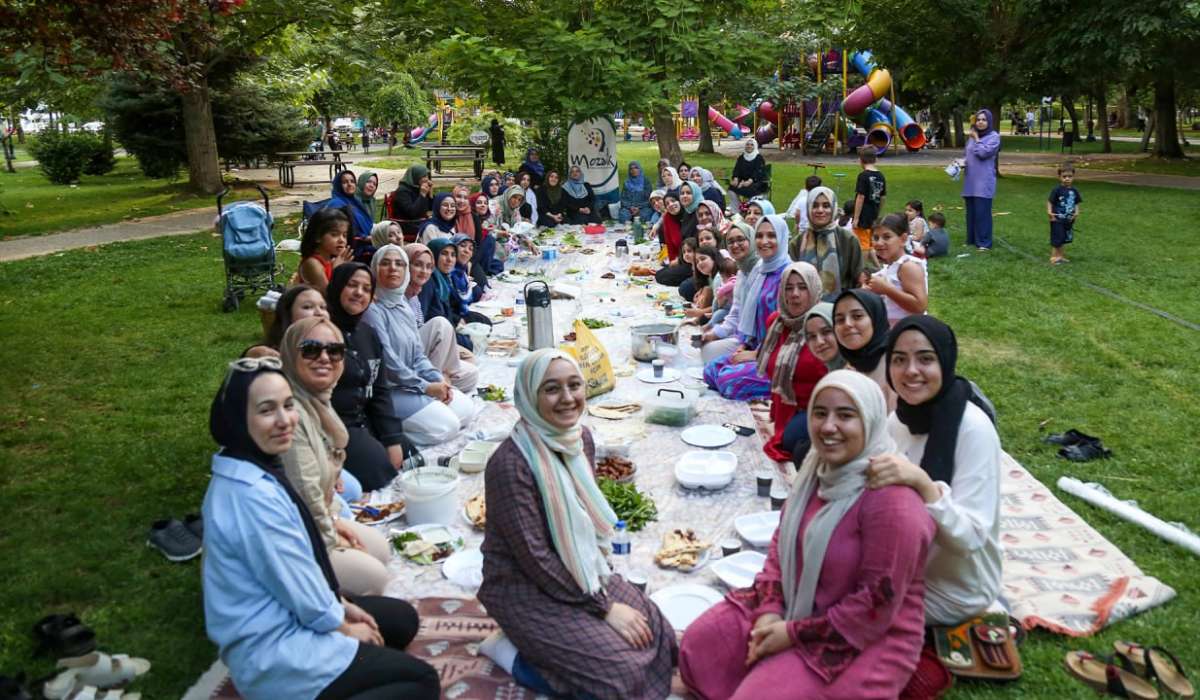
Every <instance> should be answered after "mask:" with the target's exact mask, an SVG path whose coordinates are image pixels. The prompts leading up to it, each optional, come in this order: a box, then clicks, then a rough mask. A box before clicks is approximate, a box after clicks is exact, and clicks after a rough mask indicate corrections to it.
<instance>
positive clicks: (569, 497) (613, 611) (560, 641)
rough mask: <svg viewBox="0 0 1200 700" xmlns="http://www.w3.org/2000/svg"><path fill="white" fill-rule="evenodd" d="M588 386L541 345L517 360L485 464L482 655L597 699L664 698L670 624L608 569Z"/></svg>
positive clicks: (531, 681)
mask: <svg viewBox="0 0 1200 700" xmlns="http://www.w3.org/2000/svg"><path fill="white" fill-rule="evenodd" d="M585 391H586V384H585V382H584V380H583V375H582V374H580V371H579V365H577V364H575V360H574V359H572V358H571V356H570V355H567V354H566V353H563V352H561V351H558V350H551V349H543V350H537V351H535V352H532V353H530V354H529V355H528V356H527V357H526V358H525V359H524V360H523V361H522V362H521V365H520V367H518V368H517V378H516V384H515V386H514V388H513V401H514V402H515V403H516V405H517V410H518V411H519V412H520V414H521V420H519V421H517V425H516V426H515V427H514V428H513V431H512V435H511V437H509V438H508V439H507V440H505V441H504V443H503V444H502V445H500V448H499V449H497V450H496V453H495V454H494V455H493V456H492V458H491V459H490V460H489V461H488V465H487V472H486V475H485V484H486V485H485V489H484V497H485V499H486V501H487V502H488V503H491V504H494V506H495V507H493V508H490V509H489V512H488V518H487V526H486V530H485V531H484V540H483V585H482V586H481V587H480V589H479V600H480V602H482V603H483V604H484V605H485V606H486V607H487V611H488V613H489V614H490V615H491V616H492V617H494V618H495V619H496V622H498V623H500V629H501V632H499V633H497V634H494V635H492V636H491V637H489V638H488V639H486V640H485V641H484V642H483V644H482V645H481V647H480V651H481V652H482V653H483V654H485V655H487V656H488V657H489V658H491V659H492V660H493V661H495V662H496V663H497V665H499V666H501V667H502V668H505V669H507V670H508V671H509V672H510V673H512V675H513V678H515V679H516V680H517V682H518V683H520V684H521V685H524V686H526V687H528V688H532V689H533V690H535V691H537V692H539V693H544V694H547V695H554V696H560V695H567V696H569V697H574V698H588V699H593V698H594V699H596V700H650V699H652V698H653V699H659V700H661V698H665V697H667V695H668V694H669V693H670V690H671V672H672V668H673V667H674V664H675V658H676V656H677V653H678V649H677V647H676V643H675V631H674V630H673V629H672V628H671V624H670V623H669V622H667V620H666V618H664V617H663V616H662V613H660V612H659V610H658V607H657V606H655V605H654V603H652V602H650V599H649V598H647V597H646V595H645V594H644V593H642V592H641V591H639V590H638V589H636V588H634V587H633V586H631V585H630V584H629V583H627V582H626V581H625V580H624V579H623V578H621V576H619V575H617V574H614V573H612V571H611V569H610V568H609V563H608V557H607V555H608V553H609V552H611V551H612V544H611V536H612V534H613V525H614V524H615V523H616V520H617V518H616V515H615V514H614V513H613V511H612V508H611V507H610V506H609V505H608V502H607V501H606V500H605V499H604V495H603V494H601V493H600V489H599V488H598V487H597V486H596V480H595V477H594V476H593V475H592V465H593V464H594V462H595V454H596V448H595V444H594V443H593V442H592V437H591V434H590V433H589V432H588V431H587V430H585V429H584V428H583V427H582V426H580V425H579V419H580V418H581V417H582V416H583V410H584V408H585V406H586V395H585Z"/></svg>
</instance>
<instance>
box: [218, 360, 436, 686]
mask: <svg viewBox="0 0 1200 700" xmlns="http://www.w3.org/2000/svg"><path fill="white" fill-rule="evenodd" d="M308 352H309V354H311V352H312V351H311V350H309V351H308ZM335 354H336V351H335ZM299 423H300V416H299V414H298V412H297V407H296V399H295V397H294V396H293V394H292V389H291V387H290V386H289V385H288V381H287V379H286V378H285V377H284V376H283V375H282V374H281V373H280V363H279V360H277V359H275V358H264V359H259V360H255V359H249V358H243V359H241V360H238V361H237V362H236V363H234V364H233V365H232V366H231V369H230V372H229V374H228V375H227V376H226V377H225V381H224V382H223V383H222V385H221V389H220V391H219V392H217V396H216V398H214V399H213V402H212V409H211V411H210V413H209V431H210V432H211V434H212V437H213V439H214V440H215V441H216V442H217V444H218V445H220V447H221V449H220V451H219V452H217V453H216V454H215V455H213V459H212V480H211V481H210V482H209V484H208V493H207V494H206V495H205V497H204V509H203V512H204V529H205V532H204V549H205V554H204V564H203V585H204V625H205V629H206V631H207V632H208V637H209V639H211V640H212V641H213V642H214V643H216V645H217V646H218V647H219V648H220V653H221V660H222V661H224V662H225V665H226V666H228V667H229V672H230V675H231V676H233V681H234V683H235V684H236V685H237V689H238V692H239V694H240V695H241V697H244V698H247V700H257V699H259V698H272V699H273V698H318V699H319V700H333V699H335V698H350V697H355V698H357V697H388V698H409V699H411V700H426V699H428V700H433V699H434V698H437V697H438V694H439V685H440V683H439V681H438V674H437V671H435V670H434V669H433V667H431V666H430V665H429V664H427V663H425V662H424V661H421V660H420V659H417V658H414V657H412V656H410V655H408V654H406V653H404V651H403V649H404V648H405V647H406V646H407V645H408V644H409V642H411V641H412V639H413V637H415V636H416V634H417V628H418V620H417V612H416V610H414V609H413V607H412V606H411V605H409V604H408V603H406V602H404V601H403V600H397V599H395V598H382V597H373V596H363V597H357V598H354V599H353V600H351V599H350V598H348V597H346V595H345V594H343V593H342V591H341V584H340V583H339V582H338V578H337V575H336V574H335V573H334V570H333V566H332V565H331V564H330V562H329V555H328V551H327V550H326V548H325V546H324V544H323V542H322V539H321V534H320V532H319V530H318V527H317V525H316V523H315V522H314V520H313V517H312V515H311V513H309V510H308V508H307V507H306V506H305V503H304V501H303V499H302V498H301V496H300V494H299V493H297V492H296V489H294V488H293V487H292V485H291V483H290V482H289V481H288V478H287V476H286V475H285V474H284V467H283V464H282V462H281V461H280V457H281V456H282V455H284V454H286V453H287V452H288V451H289V450H290V449H291V448H292V443H293V441H294V438H295V435H296V431H297V430H298V429H299Z"/></svg>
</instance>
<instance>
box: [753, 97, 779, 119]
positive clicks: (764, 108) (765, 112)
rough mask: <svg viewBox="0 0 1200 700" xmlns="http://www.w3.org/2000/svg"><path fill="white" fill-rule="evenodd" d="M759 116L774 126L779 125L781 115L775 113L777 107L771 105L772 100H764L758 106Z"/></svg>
mask: <svg viewBox="0 0 1200 700" xmlns="http://www.w3.org/2000/svg"><path fill="white" fill-rule="evenodd" d="M758 116H759V117H761V118H762V119H764V120H766V121H769V122H771V123H772V124H778V123H779V113H778V112H776V111H775V105H773V104H771V101H770V100H763V101H762V102H760V103H759V104H758Z"/></svg>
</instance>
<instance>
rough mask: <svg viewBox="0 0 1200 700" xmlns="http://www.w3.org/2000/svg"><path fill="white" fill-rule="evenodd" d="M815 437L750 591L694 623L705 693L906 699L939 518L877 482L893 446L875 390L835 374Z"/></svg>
mask: <svg viewBox="0 0 1200 700" xmlns="http://www.w3.org/2000/svg"><path fill="white" fill-rule="evenodd" d="M808 416H809V419H808V420H809V429H810V431H811V432H812V433H813V435H814V436H815V437H817V438H818V439H815V440H813V448H812V449H811V450H810V451H809V453H808V456H807V457H805V459H804V462H803V464H802V465H801V466H800V470H799V472H798V473H797V475H796V480H795V482H794V483H793V485H792V491H791V493H790V494H789V496H788V500H787V503H786V504H785V505H784V509H783V514H782V517H781V519H780V522H779V529H778V530H776V531H775V536H774V537H773V538H772V540H771V547H770V550H769V553H768V557H767V562H766V564H765V565H764V567H763V570H762V572H760V573H759V574H758V575H757V576H756V577H755V579H754V585H753V587H751V588H744V589H740V590H735V591H732V592H730V593H729V594H728V595H727V596H726V597H725V600H724V601H722V602H721V603H718V604H717V605H716V606H714V607H713V608H710V609H709V610H708V612H706V613H704V614H703V615H702V616H701V617H700V618H699V619H697V620H696V621H695V622H693V623H692V624H691V626H689V627H688V629H687V632H686V633H685V634H684V637H683V644H682V648H681V651H680V659H679V665H680V671H681V673H682V675H683V680H684V683H686V684H687V685H688V687H689V688H691V689H692V690H693V691H695V692H696V693H697V694H698V695H699V696H700V697H703V698H732V699H733V700H749V699H750V698H768V697H778V689H779V688H781V687H786V688H787V690H788V697H796V698H856V700H857V699H860V698H881V699H882V698H888V699H892V698H896V697H897V696H898V695H899V694H900V691H901V690H903V689H904V687H905V684H906V683H907V682H908V680H909V677H910V676H911V675H912V672H913V669H915V668H916V666H917V659H918V657H919V656H920V653H921V647H922V645H923V643H924V638H925V628H924V608H923V603H922V599H923V597H924V593H925V585H924V571H925V559H926V555H927V554H928V550H929V545H930V542H931V541H932V539H933V534H934V524H933V520H932V519H931V518H930V517H929V514H928V513H927V512H925V507H924V504H923V503H922V502H921V498H920V497H919V496H917V495H916V493H915V492H913V491H912V490H911V489H908V492H907V493H905V490H906V489H905V487H898V486H887V487H884V488H881V489H868V488H867V469H868V467H869V466H870V464H871V462H872V460H874V459H876V458H879V457H881V456H883V455H886V454H888V453H891V452H894V451H895V443H893V442H892V439H891V437H890V435H889V434H888V430H887V405H886V403H885V402H884V398H883V394H882V392H881V391H880V390H879V387H878V386H877V385H876V384H875V383H874V382H873V381H871V379H870V378H868V377H865V376H863V375H861V374H859V373H856V372H851V371H847V370H838V371H835V372H831V373H830V374H828V375H826V376H825V378H824V379H822V380H821V381H820V382H819V383H818V384H817V387H816V389H815V390H814V391H813V398H812V400H811V401H810V402H809V406H808Z"/></svg>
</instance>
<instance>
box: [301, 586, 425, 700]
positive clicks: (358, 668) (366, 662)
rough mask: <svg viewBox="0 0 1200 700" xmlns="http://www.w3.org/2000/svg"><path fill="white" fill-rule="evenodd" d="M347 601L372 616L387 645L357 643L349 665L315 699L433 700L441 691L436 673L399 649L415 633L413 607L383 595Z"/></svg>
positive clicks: (415, 618)
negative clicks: (356, 650) (356, 651)
mask: <svg viewBox="0 0 1200 700" xmlns="http://www.w3.org/2000/svg"><path fill="white" fill-rule="evenodd" d="M351 602H353V603H354V604H355V605H357V606H359V607H360V608H362V609H363V610H366V611H367V612H368V613H370V615H371V617H374V618H375V622H377V623H379V632H380V633H381V634H382V635H383V641H384V644H386V645H387V646H382V647H377V646H373V645H371V644H362V643H360V644H359V645H358V653H357V654H355V655H354V660H353V661H351V662H350V666H349V667H347V668H346V670H345V671H343V672H342V675H340V676H338V677H337V678H335V679H334V680H333V682H332V683H330V684H329V686H328V687H326V688H325V690H324V691H322V693H321V694H320V695H318V696H317V700H437V698H438V697H439V696H440V695H441V692H442V691H441V685H442V684H441V681H440V680H439V678H438V672H437V671H436V670H434V668H433V667H432V666H430V665H429V664H427V663H425V662H424V661H422V660H420V659H418V658H416V657H414V656H411V655H409V654H406V653H404V651H403V649H404V648H405V647H407V646H408V644H409V642H411V641H412V640H413V637H416V636H417V627H418V620H417V611H416V610H414V609H413V606H411V605H409V604H408V603H407V602H405V601H403V600H399V599H396V598H386V597H384V596H360V597H356V598H353V599H351Z"/></svg>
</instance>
